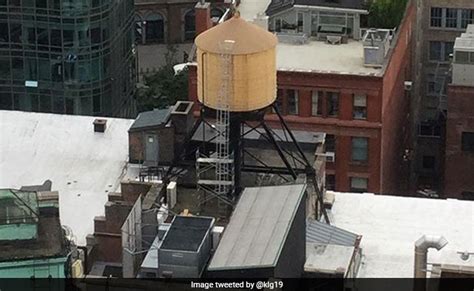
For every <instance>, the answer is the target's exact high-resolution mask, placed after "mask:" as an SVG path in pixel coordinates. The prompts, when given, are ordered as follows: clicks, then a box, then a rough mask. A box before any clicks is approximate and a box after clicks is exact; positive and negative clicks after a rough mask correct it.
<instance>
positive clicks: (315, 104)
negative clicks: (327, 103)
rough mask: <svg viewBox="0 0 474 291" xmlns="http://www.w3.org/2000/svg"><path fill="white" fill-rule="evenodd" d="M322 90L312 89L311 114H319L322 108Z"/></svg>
mask: <svg viewBox="0 0 474 291" xmlns="http://www.w3.org/2000/svg"><path fill="white" fill-rule="evenodd" d="M323 94H324V93H323V92H322V91H313V92H312V95H311V115H313V116H321V115H322V110H323Z"/></svg>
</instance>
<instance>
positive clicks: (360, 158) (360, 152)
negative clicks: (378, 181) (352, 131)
mask: <svg viewBox="0 0 474 291" xmlns="http://www.w3.org/2000/svg"><path fill="white" fill-rule="evenodd" d="M368 144H369V141H368V138H366V137H353V138H352V161H355V162H367V159H368Z"/></svg>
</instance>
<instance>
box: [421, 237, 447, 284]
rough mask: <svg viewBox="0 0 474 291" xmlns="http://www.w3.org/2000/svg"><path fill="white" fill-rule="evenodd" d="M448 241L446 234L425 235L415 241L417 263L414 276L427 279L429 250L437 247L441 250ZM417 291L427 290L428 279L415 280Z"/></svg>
mask: <svg viewBox="0 0 474 291" xmlns="http://www.w3.org/2000/svg"><path fill="white" fill-rule="evenodd" d="M447 244H448V241H447V240H446V238H444V236H439V235H423V236H422V237H420V238H419V239H418V240H417V241H416V242H415V265H414V277H415V278H422V279H426V270H427V268H428V250H429V249H430V248H435V249H436V250H438V251H439V250H441V249H442V248H443V247H444V246H445V245H447ZM415 283H417V284H415V285H416V286H415V289H414V290H415V291H426V280H416V281H415Z"/></svg>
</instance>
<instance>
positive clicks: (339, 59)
mask: <svg viewBox="0 0 474 291" xmlns="http://www.w3.org/2000/svg"><path fill="white" fill-rule="evenodd" d="M277 68H278V70H279V71H296V72H318V73H334V74H349V75H368V76H382V75H383V69H382V68H371V67H365V66H364V46H363V43H362V42H361V41H355V40H349V42H348V43H347V44H339V45H332V44H328V43H325V42H323V41H310V42H309V43H307V44H301V45H296V44H286V43H278V45H277Z"/></svg>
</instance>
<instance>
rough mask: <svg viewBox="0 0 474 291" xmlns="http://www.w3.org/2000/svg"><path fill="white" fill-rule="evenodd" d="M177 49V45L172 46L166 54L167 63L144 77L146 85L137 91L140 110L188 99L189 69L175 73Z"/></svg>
mask: <svg viewBox="0 0 474 291" xmlns="http://www.w3.org/2000/svg"><path fill="white" fill-rule="evenodd" d="M176 51H177V50H176V48H175V47H173V46H170V47H169V48H168V52H167V53H166V56H165V60H166V63H165V65H163V66H162V67H161V68H159V69H158V70H157V71H156V72H154V73H153V74H150V75H145V76H144V77H143V83H144V86H143V88H139V89H138V90H137V91H136V92H137V93H136V94H137V95H136V99H137V109H138V112H143V111H149V110H153V109H154V108H159V109H162V108H167V107H168V106H170V105H174V104H175V103H176V101H178V100H187V96H188V70H187V69H184V70H182V71H181V72H179V73H178V74H175V73H174V69H173V66H174V65H175V64H177V61H176V58H175V56H176Z"/></svg>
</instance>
